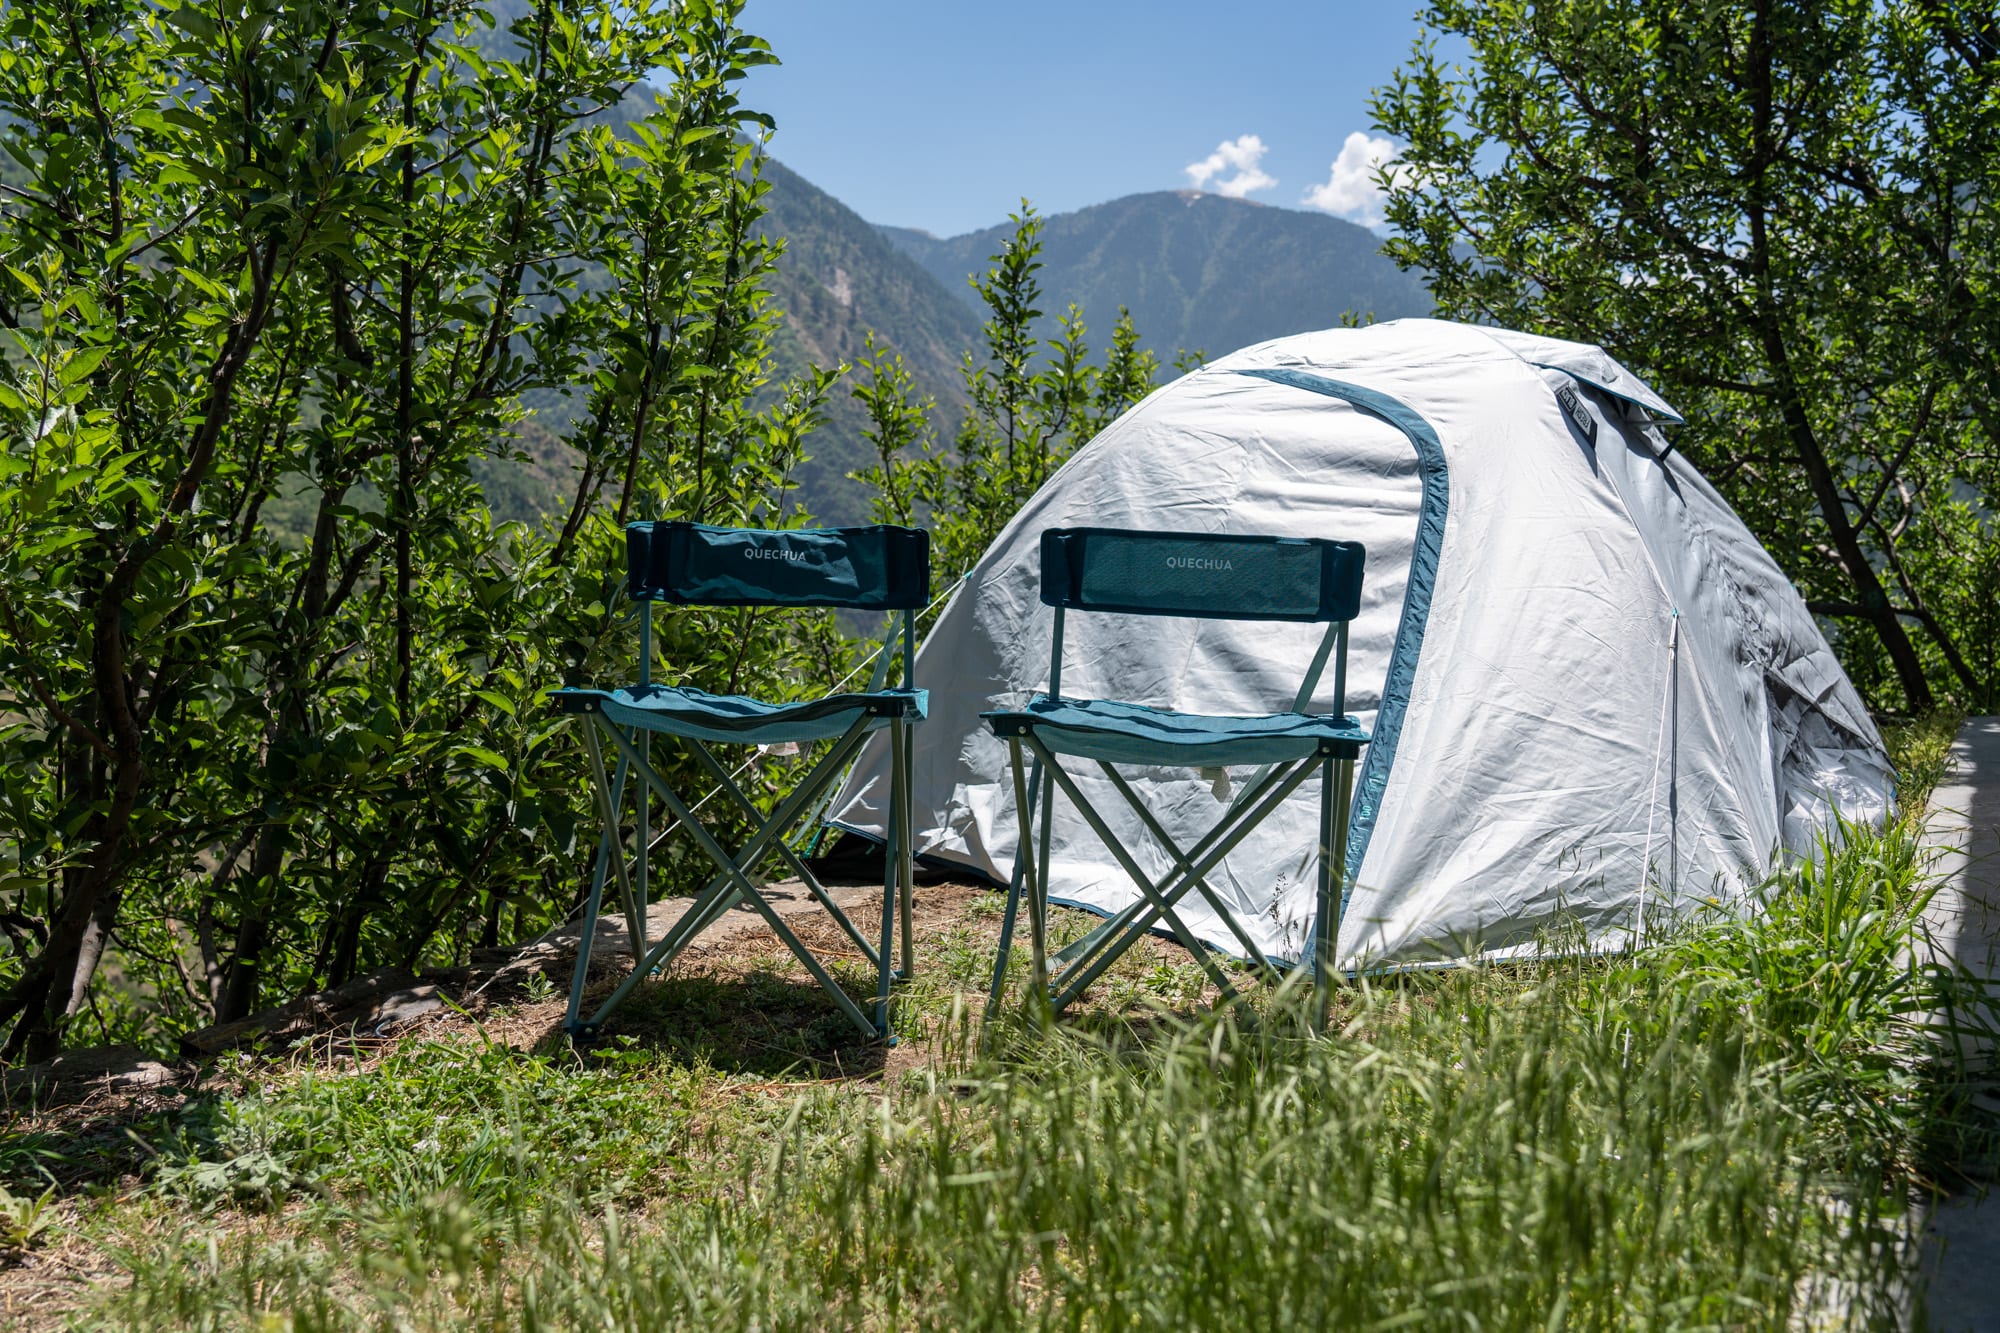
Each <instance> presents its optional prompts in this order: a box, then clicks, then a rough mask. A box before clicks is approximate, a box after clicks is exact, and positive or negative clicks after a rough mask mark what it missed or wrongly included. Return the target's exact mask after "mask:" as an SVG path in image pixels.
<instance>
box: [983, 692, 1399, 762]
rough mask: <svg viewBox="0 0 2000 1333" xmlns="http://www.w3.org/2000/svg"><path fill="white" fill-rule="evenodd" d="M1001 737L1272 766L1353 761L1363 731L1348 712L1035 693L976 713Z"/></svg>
mask: <svg viewBox="0 0 2000 1333" xmlns="http://www.w3.org/2000/svg"><path fill="white" fill-rule="evenodd" d="M980 716H982V717H983V718H985V719H986V721H987V722H988V723H989V724H990V725H991V726H992V728H993V730H994V731H995V732H996V733H997V734H999V735H1001V736H1016V735H1027V734H1032V735H1033V736H1034V737H1035V738H1036V739H1037V740H1039V741H1041V743H1042V744H1043V745H1045V746H1047V747H1048V748H1049V749H1050V750H1052V751H1054V752H1055V753H1057V754H1073V755H1078V756H1080V757H1082V758H1086V759H1102V760H1106V761H1108V762H1110V763H1114V764H1162V765H1185V766H1187V767H1190V768H1211V767H1226V766H1228V765H1231V764H1277V763H1283V762H1285V761H1287V760H1292V759H1304V758H1306V757H1307V756H1309V755H1316V754H1317V755H1327V756H1330V757H1333V758H1338V759H1352V758H1354V757H1356V756H1357V755H1359V754H1360V753H1361V747H1362V746H1364V745H1366V744H1367V743H1368V732H1367V730H1366V729H1365V728H1363V727H1362V726H1361V724H1360V723H1359V722H1357V721H1355V720H1354V719H1353V718H1351V717H1311V716H1307V715H1305V714H1300V713H1270V714H1264V715H1261V716H1257V717H1216V716H1212V715H1209V714H1205V713H1177V712H1174V711H1173V710H1171V709H1166V708H1147V707H1144V706H1143V705H1140V704H1128V703H1118V702H1116V701H1114V700H1110V699H1051V698H1050V697H1049V696H1048V695H1046V694H1041V695H1036V696H1035V697H1034V698H1033V699H1031V700H1029V701H1028V706H1027V707H1026V708H1024V709H1019V710H1007V711H1002V712H994V713H982V714H981V715H980Z"/></svg>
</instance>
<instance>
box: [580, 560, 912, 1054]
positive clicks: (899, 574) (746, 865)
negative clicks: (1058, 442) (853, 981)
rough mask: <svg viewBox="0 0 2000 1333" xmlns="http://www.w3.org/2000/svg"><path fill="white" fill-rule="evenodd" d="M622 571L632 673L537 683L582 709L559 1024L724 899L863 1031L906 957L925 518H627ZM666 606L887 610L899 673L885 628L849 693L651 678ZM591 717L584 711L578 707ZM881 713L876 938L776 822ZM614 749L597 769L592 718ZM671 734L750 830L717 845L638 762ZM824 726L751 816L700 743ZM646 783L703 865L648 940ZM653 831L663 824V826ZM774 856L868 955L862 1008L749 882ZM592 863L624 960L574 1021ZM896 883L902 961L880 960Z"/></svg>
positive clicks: (592, 898) (663, 955) (780, 737)
mask: <svg viewBox="0 0 2000 1333" xmlns="http://www.w3.org/2000/svg"><path fill="white" fill-rule="evenodd" d="M625 563H626V587H627V591H628V593H629V594H630V596H631V597H632V599H633V600H634V601H635V602H637V603H638V604H639V608H640V616H641V618H640V620H639V682H638V684H636V685H633V686H631V687H630V688H629V689H619V690H585V689H564V690H554V691H551V693H550V697H551V698H552V699H553V700H554V701H555V702H556V704H557V706H558V707H560V708H561V709H562V710H563V711H564V712H568V713H575V714H578V715H582V716H583V717H584V726H583V735H584V743H585V748H586V751H587V753H588V754H589V757H590V772H591V782H592V785H593V787H594V788H595V789H596V793H597V812H598V815H599V817H600V818H601V819H602V820H603V821H604V831H603V833H602V835H601V836H600V838H599V840H598V844H597V862H596V867H595V869H594V870H593V872H592V874H591V881H590V894H589V896H588V898H586V899H585V902H584V916H583V941H582V944H581V945H580V946H579V948H578V950H577V956H576V975H575V976H574V977H573V978H572V979H571V981H570V993H569V1013H568V1016H567V1017H566V1018H565V1020H564V1023H563V1026H564V1029H565V1030H566V1031H568V1032H569V1033H570V1034H571V1036H572V1037H579V1038H587V1037H590V1036H594V1035H595V1034H596V1033H597V1031H598V1029H599V1028H600V1026H601V1025H602V1024H603V1022H604V1020H605V1019H606V1018H607V1017H608V1016H609V1015H610V1014H611V1012H612V1011H613V1010H615V1009H616V1008H617V1007H618V1006H619V1005H620V1004H622V1003H623V1002H624V1001H625V999H626V997H627V996H629V995H630V994H631V993H632V991H633V989H634V988H635V987H637V986H638V984H639V983H640V982H641V981H643V980H644V979H645V978H646V977H648V976H650V975H651V974H652V973H653V972H655V971H657V970H658V969H660V968H663V967H666V966H668V965H669V964H670V963H672V962H673V960H674V958H675V957H676V956H677V955H678V954H679V953H680V952H681V950H682V949H684V948H686V947H687V946H688V944H689V943H690V942H692V941H693V940H694V938H695V937H696V936H698V935H699V934H700V933H701V932H702V931H703V930H704V929H706V928H707V927H708V926H710V925H712V924H714V923H715V921H716V920H717V919H718V918H720V917H721V915H722V914H723V913H724V912H725V911H727V910H729V909H730V908H731V907H733V906H736V905H738V904H739V903H740V904H742V905H745V906H748V907H750V908H752V909H754V910H756V911H757V912H759V913H761V914H762V915H763V917H764V920H765V921H766V922H768V923H769V924H770V927H771V929H772V931H773V932H774V933H775V934H776V935H777V936H778V938H779V939H780V940H782V941H784V943H785V947H787V948H788V949H790V950H791V951H792V952H793V953H794V954H795V955H797V957H798V960H799V962H800V963H802V964H804V966H805V969H806V971H808V972H810V973H811V974H812V976H813V979H814V980H815V981H817V982H818V983H819V984H820V985H821V986H822V987H824V988H825V989H826V992H827V993H828V994H829V995H831V996H832V997H833V1000H834V1003H835V1004H837V1005H838V1006H839V1007H840V1010H841V1012H842V1013H844V1014H846V1015H847V1017H848V1018H849V1019H850V1020H852V1021H853V1023H854V1025H855V1026H856V1027H857V1028H859V1029H861V1031H862V1032H863V1033H864V1034H866V1035H867V1036H868V1037H870V1038H875V1037H886V1036H887V1035H888V1033H889V987H890V982H891V981H892V980H896V979H902V978H907V977H908V976H909V975H910V974H911V972H912V970H913V968H914V959H913V957H912V949H911V941H910V916H911V903H910V898H911V892H912V886H913V876H912V867H911V862H910V750H909V745H910V735H911V728H912V726H913V725H914V724H915V723H917V722H920V721H922V720H923V717H924V714H925V711H926V709H927V707H928V702H929V699H928V695H927V693H926V691H923V690H920V689H917V688H916V685H915V681H914V680H913V678H912V676H913V667H914V663H915V661H916V612H917V610H918V609H919V608H920V607H922V606H923V604H924V599H925V597H926V595H927V593H928V590H929V587H930V534H929V533H926V532H921V531H917V530H915V529H911V528H898V527H887V526H882V527H869V528H807V529H796V530H792V531H765V530H761V529H754V528H717V527H708V526H705V525H703V524H697V523H678V522H677V523H633V524H631V525H630V526H628V527H627V528H626V530H625ZM655 601H664V602H671V603H674V604H676V605H681V606H764V607H805V606H824V607H842V608H849V609H855V610H864V611H867V610H876V611H891V612H894V611H900V612H902V627H901V628H902V633H901V650H902V674H901V683H900V684H898V685H896V686H894V687H893V688H884V686H885V682H886V679H887V673H888V665H889V661H890V658H891V657H892V656H893V654H894V650H895V647H896V645H895V643H894V642H893V641H885V642H884V643H883V645H882V650H881V654H880V657H879V659H878V661H877V663H876V667H875V675H874V679H872V680H871V681H870V682H869V686H868V690H867V692H865V693H862V694H835V695H829V696H827V697H825V698H820V699H809V700H805V701H802V702H799V703H789V704H777V703H767V702H765V701H763V700H761V699H753V698H749V697H747V696H744V695H717V694H710V693H708V692H706V691H704V690H698V689H693V688H689V687H685V686H674V687H669V686H662V685H655V684H654V683H653V680H652V656H653V647H652V629H653V617H652V610H653V603H654V602H655ZM592 719H594V721H592ZM884 727H886V728H888V729H889V733H890V746H889V749H890V784H889V785H890V810H889V820H888V834H889V839H888V841H889V846H888V850H887V855H886V856H885V858H884V872H883V876H882V931H881V940H880V942H879V945H878V944H876V943H872V942H870V941H869V940H867V939H865V938H864V937H863V936H862V933H861V931H860V930H859V929H857V928H856V927H855V925H854V923H853V921H852V920H850V919H849V918H848V916H847V914H846V913H845V912H843V911H841V910H840V908H839V906H838V905H837V904H835V902H834V900H833V896H832V895H831V894H829V893H828V892H827V891H826V888H825V886H823V885H822V884H821V883H820V882H819V880H818V879H817V878H816V877H814V875H813V873H812V871H811V869H810V868H808V867H807V865H806V863H805V860H804V858H803V857H802V856H801V855H800V854H799V850H798V849H796V848H794V847H793V846H792V845H791V844H789V843H788V842H786V840H785V839H786V837H787V835H788V834H789V833H790V832H791V830H792V829H793V828H794V827H795V826H798V825H799V824H801V823H802V822H810V817H811V816H814V815H817V814H819V813H821V811H822V810H823V808H824V805H825V801H824V800H822V797H827V798H830V797H831V794H832V789H833V785H834V783H835V781H836V780H837V779H838V778H839V777H840V776H841V774H842V773H844V772H845V771H846V769H847V766H848V764H849V762H850V761H851V760H852V759H853V757H854V754H855V751H857V750H859V749H860V748H861V744H862V742H863V741H864V740H865V739H866V738H867V737H868V735H869V733H871V732H875V731H880V730H881V729H883V728H884ZM600 731H601V732H602V733H603V735H605V736H608V737H609V738H610V740H611V744H612V747H613V748H614V749H615V750H616V751H617V754H618V762H617V765H616V768H615V771H614V772H613V773H612V774H611V775H609V776H607V774H606V772H605V765H604V753H603V748H602V746H601V744H600V742H599V732H600ZM655 736H673V737H678V738H679V739H680V740H682V741H684V742H685V743H686V744H687V746H688V749H689V750H690V751H691V752H692V753H693V755H694V758H695V760H696V762H697V763H698V764H699V765H700V766H701V767H702V768H703V769H704V770H705V771H706V772H707V773H708V774H709V776H711V777H713V778H714V779H715V781H716V782H717V784H718V787H717V791H718V792H720V793H726V794H727V795H728V796H729V799H730V801H731V803H732V804H733V806H734V807H735V809H736V810H738V811H740V812H741V813H742V814H743V815H744V816H746V817H747V818H748V819H749V820H750V822H751V824H752V826H753V827H754V828H755V832H754V833H752V834H751V836H750V837H749V839H748V840H747V841H746V842H744V844H743V845H742V847H741V848H739V849H738V850H737V851H736V852H734V853H731V852H729V851H726V850H725V849H724V848H723V846H722V844H721V843H720V842H718V841H717V840H716V838H715V836H714V834H712V833H711V832H709V830H708V829H706V828H704V827H703V826H702V825H701V823H700V821H699V820H697V819H696V817H695V812H694V809H693V808H692V807H690V806H689V804H688V803H687V802H686V801H684V800H682V799H681V797H680V796H679V795H678V794H677V793H675V792H674V791H673V789H672V788H670V787H669V786H668V785H667V784H666V783H665V782H664V781H663V780H662V779H661V777H660V775H659V773H658V771H657V770H656V769H655V768H654V766H653V763H652V753H653V737H655ZM829 739H831V740H833V742H834V744H833V748H832V749H831V750H830V751H828V752H827V753H826V755H825V756H824V757H823V758H821V759H820V761H819V762H818V763H817V764H816V765H814V766H813V768H812V770H811V771H810V772H808V773H807V774H806V776H805V778H804V779H803V780H802V781H800V782H799V783H798V785H797V786H795V787H794V788H793V789H792V791H791V792H790V793H789V794H788V795H786V796H785V797H784V799H783V800H781V801H779V802H778V805H777V808H776V809H775V810H773V811H772V812H771V813H770V815H769V816H768V817H767V816H765V815H764V814H763V813H762V812H761V811H759V810H758V809H757V807H756V805H755V804H754V803H753V802H752V801H751V799H750V798H749V797H748V796H747V795H745V794H744V791H743V789H742V788H741V787H740V786H738V785H737V783H736V780H735V778H734V777H733V776H732V775H731V774H730V772H729V770H728V769H726V768H724V767H723V765H722V762H721V761H720V760H718V759H717V758H716V757H715V754H714V752H713V751H712V750H711V749H710V748H709V747H710V746H711V745H716V744H728V745H761V746H771V745H785V744H795V743H799V742H810V741H820V740H829ZM633 778H636V779H637V784H636V785H637V791H636V793H635V802H634V804H635V807H636V817H635V819H634V821H633V848H634V850H633V852H632V854H631V855H630V857H629V862H630V863H629V864H628V854H627V852H626V849H625V846H624V835H623V831H622V828H621V824H620V808H621V806H622V804H623V801H624V793H625V788H626V785H627V783H628V780H630V779H633ZM654 795H657V796H658V797H659V800H660V803H661V804H662V805H663V806H664V807H665V809H666V812H667V813H668V814H669V815H671V816H672V817H673V819H674V820H675V821H676V825H675V826H677V827H685V828H686V829H687V831H688V834H689V836H691V837H692V838H693V839H694V840H695V842H696V844H697V845H698V846H699V847H700V848H701V850H702V851H703V852H704V853H706V854H707V856H708V857H709V859H710V860H712V861H714V862H715V864H716V866H717V868H718V870H717V874H716V875H715V877H714V878H713V879H711V880H709V881H708V883H707V885H706V887H704V888H703V889H702V890H701V891H700V892H699V893H698V894H696V895H695V897H694V900H693V901H692V902H691V903H690V904H689V905H688V907H687V910H686V911H685V912H684V913H683V914H682V915H681V917H680V919H679V920H678V921H676V922H675V923H674V925H673V926H672V928H670V929H669V930H668V931H667V932H666V934H665V936H664V937H663V938H661V939H660V940H659V941H658V942H657V943H655V944H653V945H652V946H651V947H650V948H648V947H647V944H646V938H645V929H646V894H647V887H648V884H647V881H648V863H649V860H650V857H651V854H652V851H653V849H654V847H655V846H656V845H657V842H658V841H663V840H664V838H665V836H666V835H665V834H661V835H660V838H659V839H657V840H656V839H655V838H654V836H653V832H652V801H651V797H652V796H654ZM667 831H668V832H672V827H670V828H669V829H668V830H667ZM773 855H775V856H777V857H779V858H780V859H782V860H783V861H784V862H785V863H786V864H787V865H789V866H790V867H791V869H792V872H793V873H794V874H796V875H797V876H798V877H799V879H800V880H801V881H802V882H803V883H804V885H805V888H806V892H807V893H809V894H810V895H811V896H812V897H813V898H814V899H815V900H816V901H817V902H818V903H819V905H820V906H821V907H823V908H825V909H826V911H827V912H828V914H829V915H831V916H832V917H833V920H834V923H835V924H836V925H838V926H839V927H840V929H841V931H842V932H843V933H844V934H845V935H846V936H847V938H848V940H849V941H850V942H851V943H852V944H853V945H854V947H855V948H856V949H858V950H859V951H860V953H861V955H862V957H864V958H866V959H867V960H868V965H869V966H870V967H872V968H874V969H875V972H876V988H875V1012H874V1014H873V1016H872V1017H871V1016H870V1015H869V1014H867V1013H865V1012H863V1010H862V1008H861V1006H860V1005H858V1004H856V1003H855V1001H854V1000H853V999H852V998H850V997H849V996H848V994H847V993H846V992H845V991H843V990H842V989H841V988H840V987H839V986H838V985H837V984H836V983H835V982H834V980H833V978H832V976H830V975H829V974H828V972H827V970H826V967H825V964H824V963H823V962H822V961H821V960H820V959H819V958H818V957H816V956H815V955H814V953H813V952H812V950H811V949H809V948H807V947H806V945H805V943H804V942H803V941H801V940H800V938H799V937H798V935H797V934H796V933H795V932H794V931H793V930H792V928H791V927H790V926H789V925H787V924H786V923H785V919H784V917H783V916H782V915H780V914H779V912H778V910H777V908H776V907H775V906H774V905H773V904H772V903H771V902H770V901H769V900H768V899H767V898H766V897H765V895H764V893H763V892H762V888H761V884H760V881H759V880H758V879H757V875H756V871H757V867H758V866H759V865H760V864H762V863H763V862H765V861H766V860H768V859H769V858H770V857H771V856H773ZM607 869H608V870H609V872H610V875H611V877H612V878H613V879H615V881H616V883H617V886H618V894H619V899H620V903H621V905H622V906H623V908H624V910H625V919H626V921H627V923H628V929H629V931H630V934H631V940H632V956H633V959H634V961H635V964H636V965H635V966H634V967H633V969H632V975H631V976H629V977H627V978H626V979H625V981H624V983H623V984H622V985H620V986H619V987H618V989H617V990H615V991H614V992H612V994H611V995H610V997H609V998H607V999H606V1000H605V1001H604V1003H603V1004H602V1005H600V1006H599V1007H598V1009H597V1012H596V1013H595V1014H593V1015H592V1016H591V1018H590V1019H589V1021H587V1022H583V1021H579V1019H580V1016H581V1013H582V1006H583V984H584V977H585V974H586V973H587V972H588V971H589V970H590V953H591V945H592V943H593V938H594V936H595V935H596V931H597V916H598V910H599V906H600V904H601V902H602V899H603V895H604V883H605V878H606V872H607ZM898 888H900V889H901V891H902V892H901V915H902V936H903V938H902V946H903V947H902V967H901V969H900V970H896V969H892V968H891V966H890V952H891V948H892V944H893V938H894V932H895V920H896V915H897V910H896V909H897V896H898V895H897V890H898Z"/></svg>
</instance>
